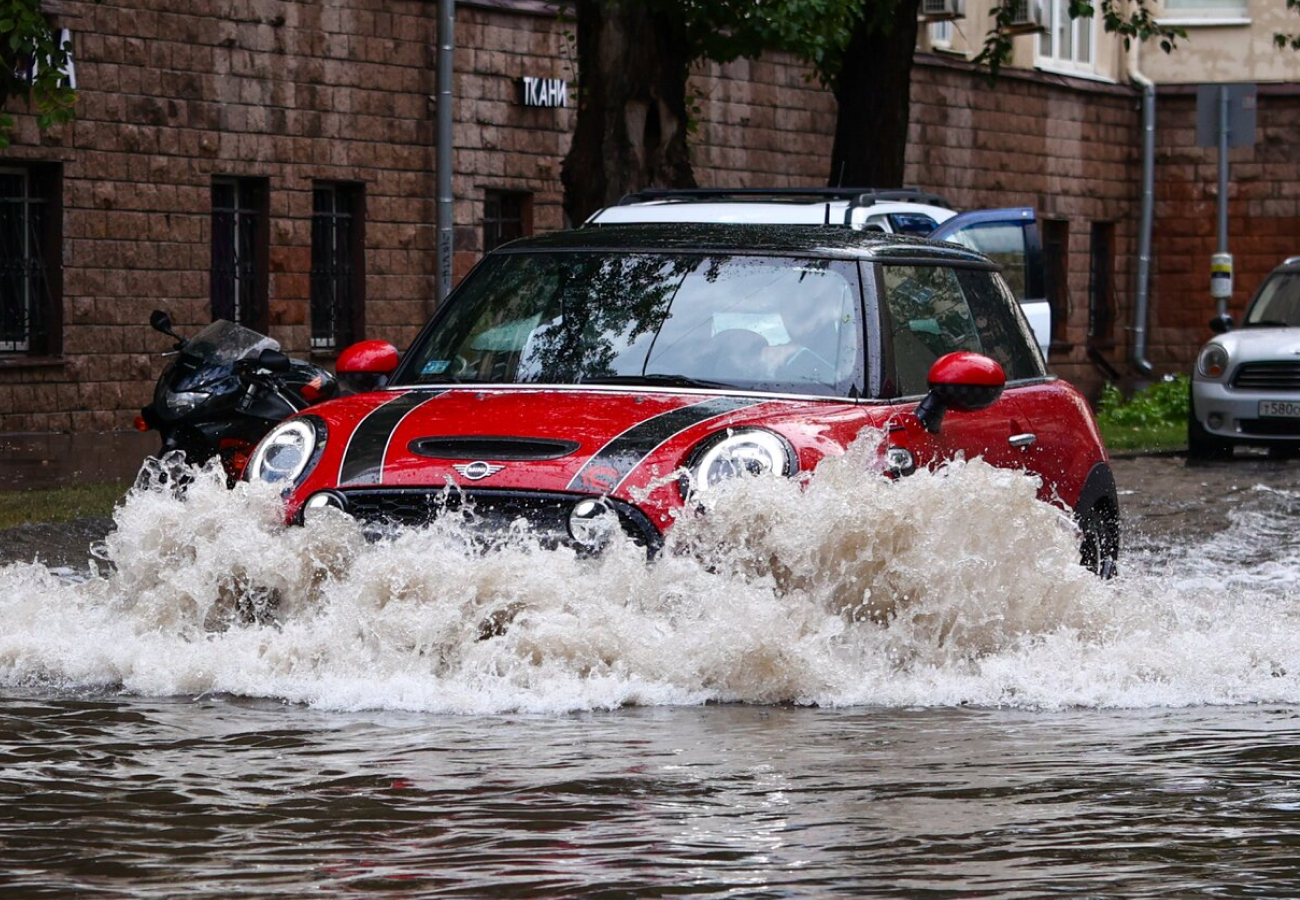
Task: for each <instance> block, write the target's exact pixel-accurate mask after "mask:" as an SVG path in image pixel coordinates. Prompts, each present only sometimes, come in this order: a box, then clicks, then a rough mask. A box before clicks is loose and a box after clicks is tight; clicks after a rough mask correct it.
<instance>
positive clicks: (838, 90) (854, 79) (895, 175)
mask: <svg viewBox="0 0 1300 900" xmlns="http://www.w3.org/2000/svg"><path fill="white" fill-rule="evenodd" d="M919 5H920V0H899V2H898V4H897V7H898V8H897V10H895V11H894V13H893V14H892V15H890V16H887V17H886V16H880V15H877V14H874V13H873V12H871V11H868V12H867V13H866V14H865V15H864V16H863V17H862V19H861V20H860V21H859V22H858V24H857V25H856V26H855V28H854V30H853V36H852V37H851V38H850V39H849V45H848V49H847V50H846V51H845V53H844V66H843V68H842V69H841V70H840V73H839V76H838V77H837V78H836V79H835V84H834V91H835V99H836V100H838V101H839V115H838V116H837V117H836V120H835V144H834V147H833V148H832V150H831V171H830V175H829V179H828V184H830V186H831V187H836V186H844V187H875V188H893V187H902V184H903V167H904V163H905V161H906V156H907V123H908V119H909V117H910V115H911V93H910V91H911V85H912V54H913V52H914V50H915V48H916V33H917V20H916V15H917V10H918V7H919Z"/></svg>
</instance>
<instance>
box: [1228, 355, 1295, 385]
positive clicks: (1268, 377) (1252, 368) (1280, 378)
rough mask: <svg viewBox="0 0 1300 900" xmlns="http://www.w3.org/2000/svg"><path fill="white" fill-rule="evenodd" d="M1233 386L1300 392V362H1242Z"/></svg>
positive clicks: (1234, 375)
mask: <svg viewBox="0 0 1300 900" xmlns="http://www.w3.org/2000/svg"><path fill="white" fill-rule="evenodd" d="M1232 386H1233V387H1234V388H1240V389H1242V390H1247V391H1297V392H1300V362H1253V363H1242V364H1241V365H1240V366H1238V367H1237V371H1236V373H1234V374H1233V376H1232Z"/></svg>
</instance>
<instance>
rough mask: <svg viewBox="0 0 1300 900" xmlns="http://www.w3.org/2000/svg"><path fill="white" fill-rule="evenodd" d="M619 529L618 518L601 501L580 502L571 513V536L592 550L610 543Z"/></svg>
mask: <svg viewBox="0 0 1300 900" xmlns="http://www.w3.org/2000/svg"><path fill="white" fill-rule="evenodd" d="M618 529H619V525H618V516H617V515H616V514H615V513H614V511H613V510H612V509H610V508H609V507H608V506H606V505H605V504H604V503H602V502H601V501H599V500H579V501H578V502H577V503H575V504H574V505H573V509H572V510H570V511H569V534H570V535H571V536H572V537H573V539H574V540H575V541H576V542H577V543H579V544H581V545H582V546H583V547H586V548H588V549H590V550H596V549H599V548H600V547H603V546H604V545H605V544H607V543H609V539H610V538H612V537H613V536H614V533H615V532H616V531H618Z"/></svg>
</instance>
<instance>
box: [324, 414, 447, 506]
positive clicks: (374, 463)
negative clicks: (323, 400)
mask: <svg viewBox="0 0 1300 900" xmlns="http://www.w3.org/2000/svg"><path fill="white" fill-rule="evenodd" d="M443 393H445V392H444V391H407V392H406V393H404V394H398V395H397V396H396V397H394V398H393V399H391V400H389V401H388V402H386V403H384V404H383V405H382V406H377V407H375V408H374V409H372V410H371V411H370V412H369V413H368V414H367V415H366V417H365V418H364V419H362V420H361V421H360V422H358V423H357V427H356V428H355V429H353V431H352V437H351V438H349V439H348V445H347V447H346V448H345V449H344V450H343V462H342V464H341V465H340V466H339V484H340V485H344V484H379V483H381V482H382V481H383V477H384V459H385V457H387V455H388V442H389V441H390V440H391V439H392V437H393V432H395V431H396V430H397V426H399V425H401V424H402V420H403V419H405V418H406V417H407V416H409V415H410V414H411V413H413V412H414V411H415V410H416V408H417V407H420V406H423V405H424V404H425V403H428V402H429V401H430V400H433V399H435V398H437V397H439V396H441V395H442V394H443Z"/></svg>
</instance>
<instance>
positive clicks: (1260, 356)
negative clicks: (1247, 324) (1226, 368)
mask: <svg viewBox="0 0 1300 900" xmlns="http://www.w3.org/2000/svg"><path fill="white" fill-rule="evenodd" d="M1211 343H1214V344H1218V345H1219V346H1221V347H1223V349H1224V350H1227V351H1228V357H1229V359H1230V360H1231V363H1232V365H1237V364H1238V363H1242V362H1255V361H1260V360H1284V361H1286V362H1300V328H1242V329H1240V330H1237V331H1229V332H1228V333H1227V334H1221V335H1219V336H1218V337H1216V338H1215V339H1214V340H1213V341H1211Z"/></svg>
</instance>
